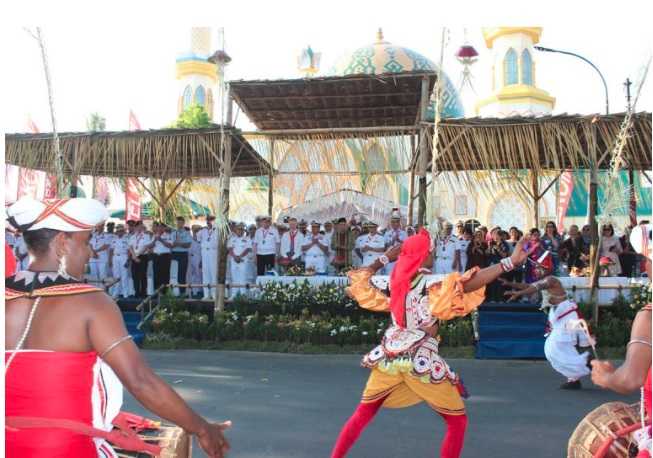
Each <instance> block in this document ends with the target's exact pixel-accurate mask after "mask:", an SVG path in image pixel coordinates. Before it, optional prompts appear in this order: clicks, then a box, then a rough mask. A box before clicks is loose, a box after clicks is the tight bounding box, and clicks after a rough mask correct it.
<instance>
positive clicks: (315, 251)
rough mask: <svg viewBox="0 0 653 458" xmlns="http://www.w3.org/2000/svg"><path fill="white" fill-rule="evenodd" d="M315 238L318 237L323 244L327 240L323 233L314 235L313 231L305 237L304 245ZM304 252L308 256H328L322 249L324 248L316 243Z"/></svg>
mask: <svg viewBox="0 0 653 458" xmlns="http://www.w3.org/2000/svg"><path fill="white" fill-rule="evenodd" d="M313 239H316V240H317V241H318V242H319V243H320V244H321V245H326V241H325V240H324V236H323V235H322V234H317V235H313V234H311V233H309V234H306V237H304V241H303V242H302V245H308V244H309V243H311V242H312V241H313ZM304 254H305V255H306V256H307V257H308V256H326V253H324V251H322V249H321V248H320V247H319V246H318V245H317V244H316V245H311V247H310V248H308V249H306V250H304Z"/></svg>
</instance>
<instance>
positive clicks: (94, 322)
mask: <svg viewBox="0 0 653 458" xmlns="http://www.w3.org/2000/svg"><path fill="white" fill-rule="evenodd" d="M91 296H94V297H93V298H92V300H90V301H89V302H92V303H93V304H94V306H93V314H92V316H91V320H90V323H89V328H88V334H89V338H90V340H91V344H92V345H93V348H94V349H95V351H97V352H98V354H99V355H101V356H102V354H103V352H105V351H106V350H107V349H108V348H109V347H110V346H111V345H112V344H113V343H115V342H117V341H119V340H120V339H121V338H122V337H124V336H126V335H127V334H128V333H127V329H125V324H124V321H123V319H122V315H121V314H120V310H119V309H118V306H117V305H116V304H115V303H114V302H113V301H112V300H111V299H110V298H109V297H108V296H107V295H106V294H103V293H102V294H99V293H98V294H92V295H90V294H89V295H88V296H87V298H89V299H90V298H91ZM102 358H103V360H104V361H105V362H106V363H107V364H108V365H109V366H111V368H112V369H113V370H114V372H115V373H116V375H117V376H118V378H119V379H120V381H121V382H122V383H123V385H124V386H125V388H127V390H128V391H129V392H130V393H131V394H132V395H133V396H134V397H135V398H136V399H137V400H138V401H139V402H140V403H141V404H142V405H143V406H144V407H145V408H146V409H148V410H150V411H151V412H153V413H154V414H156V415H158V416H159V417H161V418H164V419H166V420H168V421H171V422H172V423H174V424H176V425H178V426H180V427H181V428H183V429H184V430H185V431H187V432H188V433H190V434H200V433H203V432H204V431H206V430H207V429H208V428H209V424H208V423H207V421H206V420H204V419H203V418H202V417H200V416H199V415H198V414H196V413H195V412H194V411H193V410H192V409H191V408H190V407H189V406H188V404H186V402H185V401H184V400H183V399H182V398H181V397H180V396H179V395H178V394H177V393H176V392H175V391H174V390H173V389H172V388H171V387H170V386H169V385H168V384H167V383H166V382H165V381H163V380H162V379H161V377H159V376H158V375H156V374H155V373H154V371H152V369H151V368H150V367H149V366H148V364H147V363H146V362H145V360H144V359H143V357H142V355H141V353H140V351H139V350H138V348H137V347H136V345H135V344H134V342H133V341H132V340H127V341H124V342H122V343H120V344H119V345H117V346H116V347H114V348H113V349H112V350H110V351H109V352H108V353H107V354H106V355H104V356H102Z"/></svg>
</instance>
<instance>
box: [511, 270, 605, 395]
mask: <svg viewBox="0 0 653 458" xmlns="http://www.w3.org/2000/svg"><path fill="white" fill-rule="evenodd" d="M499 281H501V282H502V283H503V284H504V285H506V286H508V287H512V288H516V290H513V291H507V292H506V295H507V296H510V299H509V300H513V299H516V298H518V297H521V296H529V295H532V294H535V293H536V292H538V291H539V292H541V294H542V309H543V310H547V309H548V315H549V323H548V328H549V329H548V335H547V338H546V341H545V343H544V354H545V356H546V359H547V360H548V361H549V363H550V364H551V367H553V369H555V370H556V371H557V372H559V373H560V374H562V375H564V376H565V377H566V378H567V381H566V382H565V383H563V384H562V385H561V386H560V388H561V389H563V390H579V389H581V388H582V385H581V383H580V379H581V378H582V377H584V376H586V375H589V374H590V364H589V363H590V360H591V353H590V352H588V351H585V352H582V353H579V352H578V350H576V346H580V347H588V346H589V345H590V344H591V343H593V342H592V341H590V338H589V337H588V336H587V334H586V333H585V332H584V331H583V330H582V328H581V327H580V326H579V324H580V321H579V320H580V319H581V316H580V313H579V311H578V305H576V303H575V302H574V301H572V300H570V299H568V298H567V293H566V291H565V289H564V288H563V287H562V284H561V283H560V280H558V279H557V278H556V277H554V276H548V277H545V278H543V279H542V280H539V281H537V282H535V283H533V284H530V285H529V284H527V283H513V282H508V281H504V280H501V279H500V280H499Z"/></svg>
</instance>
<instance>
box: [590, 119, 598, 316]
mask: <svg viewBox="0 0 653 458" xmlns="http://www.w3.org/2000/svg"><path fill="white" fill-rule="evenodd" d="M591 135H592V138H591V148H590V151H589V153H590V182H589V196H588V197H589V206H588V207H589V208H588V210H587V213H588V215H587V219H588V221H587V222H588V224H589V225H590V234H591V242H590V270H591V271H592V275H591V277H590V301H592V302H593V304H594V306H593V308H592V323H594V325H598V322H599V301H598V297H597V296H598V295H597V294H596V293H597V289H598V287H599V244H600V242H601V234H599V227H598V223H597V221H596V215H597V212H598V185H599V171H598V160H597V159H598V158H597V151H596V126H595V125H594V123H592V125H591ZM588 144H589V142H588Z"/></svg>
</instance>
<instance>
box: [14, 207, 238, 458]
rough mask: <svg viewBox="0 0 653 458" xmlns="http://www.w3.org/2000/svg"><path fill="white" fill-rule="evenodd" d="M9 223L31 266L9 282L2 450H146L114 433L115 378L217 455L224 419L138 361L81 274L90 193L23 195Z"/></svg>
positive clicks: (57, 453)
mask: <svg viewBox="0 0 653 458" xmlns="http://www.w3.org/2000/svg"><path fill="white" fill-rule="evenodd" d="M7 213H8V216H9V222H10V223H11V224H12V225H13V226H14V227H16V228H19V229H21V230H22V231H24V237H25V243H26V244H27V247H28V250H29V252H30V255H31V257H32V262H31V263H30V265H29V268H28V270H26V271H19V272H17V273H16V274H15V275H14V276H12V277H9V278H7V279H6V283H5V285H6V288H5V304H6V305H5V348H7V349H11V350H7V351H6V352H5V390H6V391H5V396H6V410H5V422H6V449H5V451H6V454H7V456H10V457H20V458H29V457H46V456H47V457H62V458H63V457H76V458H91V457H93V458H95V457H115V456H116V455H115V452H114V451H113V449H112V448H111V446H110V445H109V443H108V442H107V440H108V441H109V442H114V443H116V444H117V445H120V446H121V447H122V448H128V449H133V450H143V451H150V452H152V447H151V446H149V447H148V446H146V445H145V444H144V443H143V442H142V441H140V440H139V439H138V438H137V437H135V435H131V436H129V437H126V436H125V435H123V434H121V433H118V432H116V431H115V430H113V425H112V423H116V422H117V421H119V420H120V418H121V417H120V416H119V415H118V413H119V411H120V405H121V403H122V384H124V386H125V387H126V388H127V390H129V392H130V393H131V394H132V395H133V396H134V397H135V398H136V399H137V400H138V401H140V402H141V404H143V406H145V407H146V408H147V409H149V410H150V411H152V412H154V413H155V414H157V415H158V416H160V417H162V418H165V419H167V420H169V421H171V422H173V423H175V424H177V425H178V426H180V427H182V428H183V429H184V430H186V431H187V432H188V433H190V434H194V435H196V436H197V438H198V440H199V443H200V446H201V447H202V448H203V449H204V451H205V452H206V454H207V455H208V456H210V457H214V458H217V457H223V456H224V455H225V454H226V452H227V450H228V449H229V445H228V443H227V441H226V439H225V438H224V436H223V431H224V429H226V428H227V427H228V426H230V423H229V422H225V423H221V424H211V423H209V422H207V421H206V420H205V419H203V418H202V417H200V416H199V415H197V414H196V413H195V412H193V410H191V409H190V407H188V405H187V404H186V403H185V402H184V400H183V399H181V397H179V395H178V394H177V393H176V392H175V391H174V390H172V389H171V388H170V387H169V386H168V385H167V384H166V383H165V382H164V381H163V380H162V379H161V378H159V377H158V376H157V375H156V374H155V373H154V372H153V371H152V370H151V369H150V368H149V366H148V365H147V363H145V361H144V360H143V357H142V356H141V354H140V352H139V351H138V348H137V347H136V345H135V344H134V343H133V341H132V340H131V337H130V336H129V334H128V333H127V330H126V329H125V324H124V322H123V319H122V315H121V313H120V310H119V309H118V307H117V306H116V304H115V303H114V302H113V300H112V299H111V298H110V297H109V296H108V295H107V294H105V293H104V291H102V290H101V289H99V288H96V287H94V286H90V285H87V284H85V283H82V282H81V281H80V280H78V279H79V278H81V277H82V275H83V273H84V268H85V265H86V263H87V262H88V259H89V254H90V250H89V239H90V236H91V230H92V229H93V227H94V226H95V225H96V224H98V223H100V222H103V221H104V220H105V219H106V218H107V211H106V209H105V208H104V206H103V205H102V204H101V203H99V202H98V201H95V200H92V199H64V200H58V201H48V202H47V203H45V202H39V201H36V200H32V199H21V200H19V201H18V202H16V203H15V204H14V205H13V206H12V207H10V208H9V210H8V212H7Z"/></svg>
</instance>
